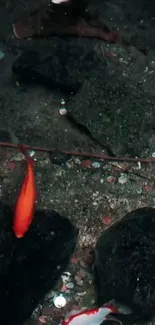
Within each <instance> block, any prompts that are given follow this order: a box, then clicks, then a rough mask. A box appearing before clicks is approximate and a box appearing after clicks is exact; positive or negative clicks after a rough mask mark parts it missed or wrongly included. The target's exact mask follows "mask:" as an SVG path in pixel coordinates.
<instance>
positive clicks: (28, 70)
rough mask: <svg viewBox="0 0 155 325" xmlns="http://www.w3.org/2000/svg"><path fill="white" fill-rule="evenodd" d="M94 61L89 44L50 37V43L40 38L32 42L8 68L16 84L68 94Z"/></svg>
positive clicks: (76, 87) (87, 41) (93, 54)
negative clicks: (15, 78) (34, 84)
mask: <svg viewBox="0 0 155 325" xmlns="http://www.w3.org/2000/svg"><path fill="white" fill-rule="evenodd" d="M35 44H36V45H35ZM98 61H99V58H98V56H97V55H96V53H95V51H94V49H93V42H92V41H90V40H84V39H81V40H79V41H77V40H76V39H72V38H69V39H68V40H63V39H58V38H53V40H52V42H50V41H48V42H45V40H44V39H43V40H42V41H36V42H34V45H33V46H32V47H31V48H29V49H27V50H25V51H23V53H22V55H21V56H20V57H19V58H18V59H17V60H16V61H15V62H14V64H13V68H12V69H13V72H14V73H15V74H16V75H17V76H18V78H19V80H20V81H27V82H30V81H31V82H35V83H40V84H42V85H45V86H47V87H50V88H56V89H60V90H62V91H66V92H69V93H70V92H72V91H77V90H78V89H79V87H80V86H81V84H82V83H83V81H84V79H85V77H86V76H87V74H88V72H89V71H90V70H91V69H92V68H94V67H95V66H96V64H97V62H98Z"/></svg>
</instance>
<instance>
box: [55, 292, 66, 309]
mask: <svg viewBox="0 0 155 325" xmlns="http://www.w3.org/2000/svg"><path fill="white" fill-rule="evenodd" d="M66 302H67V301H66V298H65V297H63V296H62V295H59V296H56V297H54V298H53V303H54V306H55V307H56V308H63V307H64V306H65V305H66Z"/></svg>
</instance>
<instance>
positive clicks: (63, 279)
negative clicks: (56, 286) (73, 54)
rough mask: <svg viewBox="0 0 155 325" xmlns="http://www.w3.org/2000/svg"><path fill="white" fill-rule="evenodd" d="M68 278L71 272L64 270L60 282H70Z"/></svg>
mask: <svg viewBox="0 0 155 325" xmlns="http://www.w3.org/2000/svg"><path fill="white" fill-rule="evenodd" d="M70 278H71V274H70V272H64V273H63V274H62V275H61V279H62V282H63V283H64V284H66V283H68V282H70Z"/></svg>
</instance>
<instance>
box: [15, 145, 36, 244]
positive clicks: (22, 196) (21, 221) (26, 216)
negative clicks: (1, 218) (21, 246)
mask: <svg viewBox="0 0 155 325" xmlns="http://www.w3.org/2000/svg"><path fill="white" fill-rule="evenodd" d="M20 150H21V152H22V153H23V154H24V155H25V158H26V160H27V169H26V175H25V179H24V182H23V184H22V187H21V190H20V193H19V197H18V199H17V202H16V206H15V213H14V221H13V231H14V233H15V236H16V237H17V238H21V237H23V236H24V235H25V233H26V232H27V230H28V228H29V226H30V224H31V222H32V219H33V214H34V208H35V200H36V196H37V191H36V186H35V177H34V170H33V167H34V160H33V159H32V158H30V157H29V156H28V154H27V153H26V151H25V149H24V147H23V146H20Z"/></svg>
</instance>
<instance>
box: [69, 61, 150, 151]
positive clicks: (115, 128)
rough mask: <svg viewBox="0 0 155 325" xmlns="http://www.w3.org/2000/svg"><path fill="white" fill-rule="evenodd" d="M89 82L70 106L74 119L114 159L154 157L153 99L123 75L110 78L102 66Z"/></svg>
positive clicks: (89, 78) (86, 82) (72, 100)
mask: <svg viewBox="0 0 155 325" xmlns="http://www.w3.org/2000/svg"><path fill="white" fill-rule="evenodd" d="M87 79H88V80H87V81H85V83H84V85H83V86H82V87H81V90H80V91H79V92H78V93H77V94H76V95H75V96H74V97H72V99H71V100H70V101H69V102H68V106H67V109H68V112H69V114H71V116H72V118H73V119H74V120H75V121H77V123H79V124H81V125H83V126H85V127H86V128H87V129H88V130H89V131H90V133H91V134H92V136H93V137H94V138H95V139H96V140H98V142H99V143H100V144H101V145H102V146H105V147H107V148H108V149H109V151H110V152H112V153H113V154H114V155H124V154H129V155H133V156H140V155H143V154H146V153H147V154H150V153H151V150H153V148H154V145H155V143H154V140H153V129H154V122H153V121H154V115H155V110H154V105H153V102H151V100H150V96H148V95H147V94H145V93H144V91H142V89H141V88H140V86H139V88H138V87H137V88H136V87H133V86H132V85H131V84H129V82H127V81H126V80H125V79H124V78H123V76H121V75H120V74H118V75H117V74H116V73H115V74H114V73H113V75H112V74H111V75H110V73H109V72H108V71H107V70H106V69H105V66H104V65H103V64H102V63H100V64H99V65H98V66H97V67H96V69H94V71H91V72H90V75H89V76H88V78H87ZM151 141H152V143H151ZM151 146H152V148H151ZM148 148H149V150H148Z"/></svg>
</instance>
